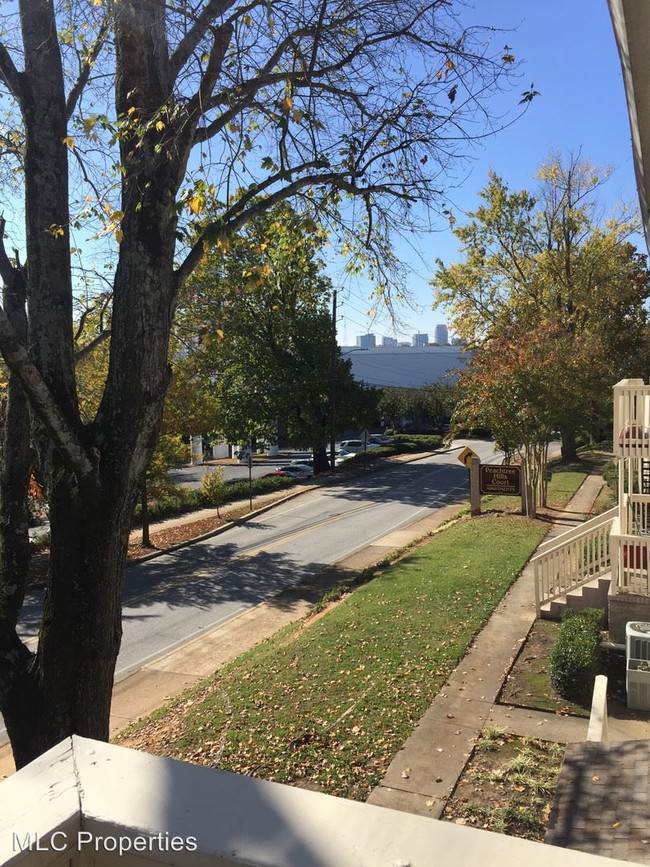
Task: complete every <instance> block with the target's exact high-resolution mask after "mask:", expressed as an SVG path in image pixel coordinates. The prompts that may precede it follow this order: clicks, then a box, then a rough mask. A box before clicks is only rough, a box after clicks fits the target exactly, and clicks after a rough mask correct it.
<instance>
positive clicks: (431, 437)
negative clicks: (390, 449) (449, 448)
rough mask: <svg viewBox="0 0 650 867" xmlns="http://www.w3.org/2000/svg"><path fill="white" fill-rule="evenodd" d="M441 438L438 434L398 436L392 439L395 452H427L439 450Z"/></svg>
mask: <svg viewBox="0 0 650 867" xmlns="http://www.w3.org/2000/svg"><path fill="white" fill-rule="evenodd" d="M441 445H442V437H441V436H440V435H439V434H399V435H398V436H396V437H395V438H394V441H393V446H394V448H395V451H396V452H428V451H435V450H436V449H439V448H440V447H441Z"/></svg>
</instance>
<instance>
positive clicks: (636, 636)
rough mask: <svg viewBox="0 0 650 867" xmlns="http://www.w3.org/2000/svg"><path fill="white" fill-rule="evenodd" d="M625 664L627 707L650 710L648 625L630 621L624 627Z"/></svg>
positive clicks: (649, 632)
mask: <svg viewBox="0 0 650 867" xmlns="http://www.w3.org/2000/svg"><path fill="white" fill-rule="evenodd" d="M625 662H626V672H625V688H626V690H627V706H628V707H629V708H630V709H633V710H650V623H643V622H639V621H631V622H630V623H628V624H627V625H626V626H625Z"/></svg>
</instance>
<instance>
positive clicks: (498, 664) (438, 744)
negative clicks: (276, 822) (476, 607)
mask: <svg viewBox="0 0 650 867" xmlns="http://www.w3.org/2000/svg"><path fill="white" fill-rule="evenodd" d="M602 487H603V480H602V478H601V477H599V476H588V477H587V479H586V480H585V481H584V483H583V484H582V486H581V487H580V488H579V490H578V491H577V492H576V494H575V495H574V497H573V498H572V500H571V502H570V503H569V505H568V506H567V508H566V510H563V511H562V523H561V524H560V523H555V524H554V525H553V526H552V529H551V532H550V533H549V535H548V536H547V537H546V538H547V539H548V538H551V537H552V536H554V535H559V534H560V533H562V532H565V531H566V530H567V529H568V528H567V523H566V519H567V516H568V517H569V518H570V519H571V520H572V521H573V522H575V523H578V522H580V521H582V520H584V518H585V517H586V516H587V515H588V513H589V511H590V509H591V506H592V504H593V502H594V500H595V499H596V497H597V495H598V493H599V492H600V490H601V488H602ZM534 622H535V591H534V583H533V567H532V566H531V565H530V564H529V565H528V566H526V567H525V568H524V570H523V571H522V573H521V575H520V576H519V578H518V579H517V580H516V582H515V583H514V584H513V586H512V588H511V589H510V591H509V592H508V594H507V595H506V597H505V598H504V600H503V601H502V602H501V604H500V605H499V606H498V607H497V608H496V610H495V611H494V613H493V614H492V616H491V618H490V620H489V621H488V623H487V624H486V626H485V627H484V629H483V630H482V631H481V632H480V633H479V635H478V636H477V637H476V639H475V641H474V643H473V644H472V646H471V647H470V649H469V651H468V653H467V654H466V655H465V657H464V658H463V660H462V662H461V664H460V665H459V666H458V668H457V669H456V670H455V671H454V673H453V674H452V676H451V677H450V678H449V680H448V681H447V683H446V684H445V685H444V687H443V688H442V690H441V691H440V692H439V693H438V695H437V696H436V697H435V699H434V700H433V702H432V704H431V706H430V707H429V709H428V710H427V712H426V713H425V714H424V716H423V717H422V719H421V720H420V722H419V723H418V726H417V728H416V729H415V731H414V732H413V734H412V735H411V736H410V737H409V739H408V740H407V741H406V743H405V744H404V746H403V748H402V749H401V750H400V751H399V753H398V754H397V755H396V756H395V758H394V760H393V761H392V763H391V765H390V766H389V768H388V772H387V773H386V775H385V777H384V779H383V780H382V781H381V783H380V784H379V786H377V788H376V789H375V790H374V791H373V792H372V793H371V795H370V797H369V799H368V802H369V803H372V804H377V805H379V806H383V807H391V808H392V809H395V810H403V811H405V812H408V813H416V814H418V815H423V816H430V817H432V818H440V817H441V816H442V814H443V811H444V808H445V805H446V803H447V800H448V798H449V797H450V795H451V794H452V792H453V789H454V787H455V786H456V783H457V781H458V779H459V777H460V775H461V774H462V772H463V770H464V768H465V765H466V763H467V760H468V759H469V757H470V754H471V751H472V748H473V746H474V743H475V741H476V739H477V737H478V736H479V734H480V732H481V730H482V729H483V728H484V727H485V726H493V727H498V728H500V729H502V730H504V731H506V732H509V733H512V734H516V735H521V736H524V737H536V738H541V739H544V740H548V741H555V742H558V743H569V742H572V741H583V740H585V739H586V735H587V727H588V720H587V719H582V718H579V717H572V716H561V715H559V714H558V715H556V714H552V713H542V712H539V711H534V710H528V709H525V708H515V707H510V706H507V705H501V704H498V703H497V698H498V695H499V693H500V691H501V687H502V685H503V683H504V681H505V679H506V677H507V675H508V672H509V671H510V668H511V666H512V663H513V662H514V660H515V658H516V656H517V654H518V652H519V650H520V648H521V646H522V644H523V642H524V641H525V640H526V637H527V635H528V633H529V631H530V628H531V626H532V625H533V623H534ZM637 716H639V718H638V719H615V718H612V719H610V725H609V738H610V740H629V739H635V738H648V737H650V721H649V718H648V715H645V719H642V718H641V716H643V715H637Z"/></svg>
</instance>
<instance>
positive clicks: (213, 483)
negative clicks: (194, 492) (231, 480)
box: [201, 467, 226, 506]
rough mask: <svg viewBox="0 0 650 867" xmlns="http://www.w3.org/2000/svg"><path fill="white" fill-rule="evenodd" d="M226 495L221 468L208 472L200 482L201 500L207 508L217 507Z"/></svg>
mask: <svg viewBox="0 0 650 867" xmlns="http://www.w3.org/2000/svg"><path fill="white" fill-rule="evenodd" d="M225 495H226V483H225V481H224V477H223V467H215V469H212V470H208V472H207V473H206V474H205V475H204V476H203V479H202V480H201V498H202V499H203V501H204V502H205V504H206V505H207V506H219V505H221V503H223V501H224V499H225Z"/></svg>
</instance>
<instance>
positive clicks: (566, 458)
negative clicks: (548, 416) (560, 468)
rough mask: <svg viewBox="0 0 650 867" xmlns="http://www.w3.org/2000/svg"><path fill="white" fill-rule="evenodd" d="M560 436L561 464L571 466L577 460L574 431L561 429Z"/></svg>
mask: <svg viewBox="0 0 650 867" xmlns="http://www.w3.org/2000/svg"><path fill="white" fill-rule="evenodd" d="M560 435H561V437H562V452H561V454H562V463H563V464H572V463H574V462H575V461H577V460H579V457H578V447H577V444H576V433H575V431H574V430H570V429H567V428H563V429H562V430H561V431H560Z"/></svg>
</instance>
